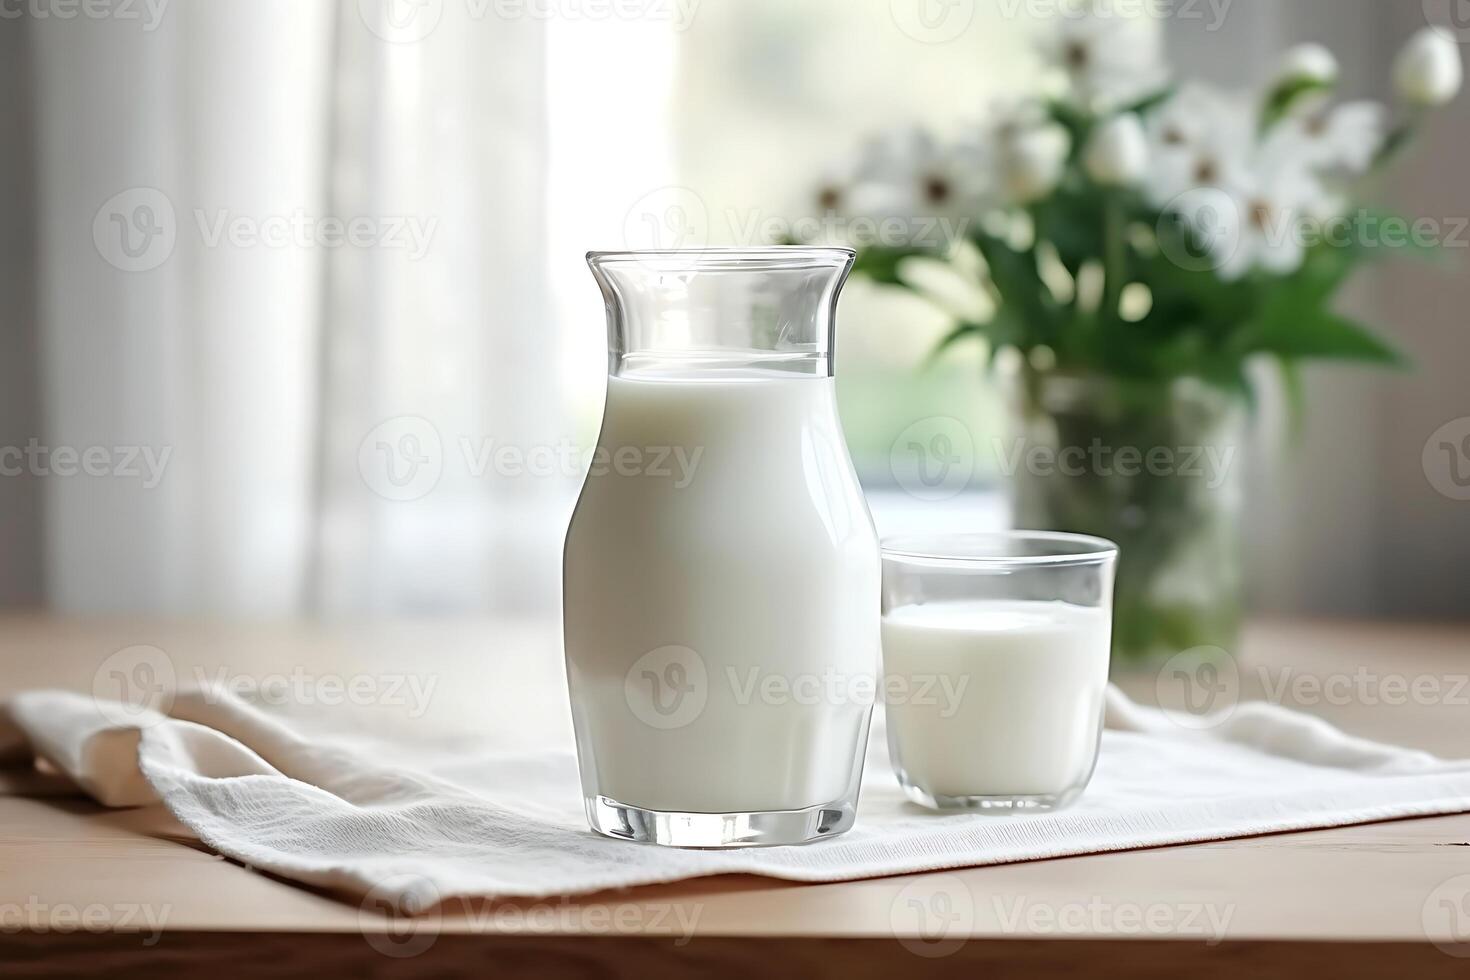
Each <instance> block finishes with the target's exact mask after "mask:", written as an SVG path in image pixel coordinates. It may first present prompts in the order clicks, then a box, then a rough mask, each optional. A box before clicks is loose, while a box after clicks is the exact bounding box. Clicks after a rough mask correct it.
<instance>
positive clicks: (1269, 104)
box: [1261, 78, 1332, 133]
mask: <svg viewBox="0 0 1470 980" xmlns="http://www.w3.org/2000/svg"><path fill="white" fill-rule="evenodd" d="M1330 91H1332V84H1331V83H1329V82H1323V81H1318V80H1317V79H1314V78H1289V79H1287V80H1286V81H1284V82H1282V83H1281V84H1280V85H1278V86H1276V87H1275V88H1274V89H1272V90H1271V94H1270V95H1268V96H1266V104H1265V105H1264V106H1262V108H1261V132H1262V133H1268V132H1270V131H1271V128H1272V127H1274V126H1275V125H1276V124H1277V123H1279V122H1280V121H1281V120H1282V119H1284V118H1285V117H1286V113H1287V111H1288V110H1290V109H1291V107H1292V106H1293V105H1295V104H1296V101H1297V100H1298V99H1300V98H1301V97H1302V96H1304V95H1309V94H1312V93H1315V92H1330Z"/></svg>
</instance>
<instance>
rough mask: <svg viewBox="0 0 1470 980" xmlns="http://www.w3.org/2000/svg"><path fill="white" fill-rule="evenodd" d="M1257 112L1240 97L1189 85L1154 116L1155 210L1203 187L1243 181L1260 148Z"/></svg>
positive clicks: (1148, 187)
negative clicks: (1254, 155) (1258, 144)
mask: <svg viewBox="0 0 1470 980" xmlns="http://www.w3.org/2000/svg"><path fill="white" fill-rule="evenodd" d="M1256 125H1257V124H1256V111H1255V109H1254V107H1253V106H1252V104H1251V103H1250V102H1248V101H1247V100H1245V99H1244V98H1241V97H1239V96H1236V95H1233V94H1229V93H1225V92H1221V91H1219V90H1217V89H1212V88H1207V87H1205V86H1203V85H1186V86H1185V87H1183V88H1182V89H1180V90H1179V92H1178V93H1177V94H1176V95H1174V96H1173V97H1172V98H1171V99H1169V101H1168V102H1166V103H1164V104H1163V105H1162V106H1160V107H1158V108H1157V109H1155V110H1154V111H1153V112H1152V113H1150V114H1149V117H1148V119H1147V121H1146V128H1147V133H1148V142H1149V154H1148V159H1149V172H1148V175H1147V178H1146V181H1145V184H1144V190H1145V192H1146V194H1147V196H1148V198H1149V200H1150V201H1151V202H1152V203H1153V204H1154V206H1155V207H1163V206H1164V205H1166V204H1168V203H1169V202H1170V201H1172V200H1173V199H1174V198H1176V197H1178V196H1179V195H1180V194H1183V193H1185V192H1187V191H1191V190H1194V189H1195V188H1198V187H1220V186H1223V185H1226V184H1232V183H1238V182H1240V181H1241V180H1242V179H1243V175H1244V173H1245V171H1246V169H1247V168H1248V166H1249V164H1250V160H1251V156H1252V154H1253V152H1254V148H1255V140H1256Z"/></svg>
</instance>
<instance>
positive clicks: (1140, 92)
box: [1038, 0, 1167, 111]
mask: <svg viewBox="0 0 1470 980" xmlns="http://www.w3.org/2000/svg"><path fill="white" fill-rule="evenodd" d="M1115 6H1116V5H1115V4H1114V3H1111V2H1107V0H1070V2H1066V3H1064V4H1063V8H1062V10H1061V11H1060V13H1059V14H1058V15H1057V17H1056V19H1055V20H1054V21H1053V22H1051V23H1049V24H1048V25H1047V26H1048V28H1050V29H1049V30H1048V31H1047V32H1046V33H1045V34H1043V35H1042V37H1041V39H1040V41H1039V43H1038V48H1039V50H1040V53H1041V56H1042V58H1043V59H1044V60H1045V61H1046V62H1047V64H1049V65H1051V66H1052V67H1054V68H1058V69H1060V70H1061V71H1062V72H1064V73H1065V74H1066V76H1067V80H1068V81H1069V82H1070V84H1071V89H1072V93H1073V94H1074V96H1075V97H1076V99H1077V101H1078V102H1079V103H1081V104H1082V105H1084V106H1086V107H1087V108H1089V109H1091V110H1093V111H1106V110H1108V109H1116V108H1119V107H1121V106H1124V105H1127V104H1128V103H1130V102H1134V101H1137V100H1138V99H1141V98H1144V97H1145V96H1148V95H1150V94H1152V93H1153V92H1155V91H1157V90H1158V89H1159V88H1161V87H1162V86H1163V84H1164V82H1165V80H1166V78H1167V72H1166V69H1165V67H1164V62H1163V36H1162V31H1161V29H1160V24H1159V21H1158V18H1156V17H1153V16H1149V15H1143V14H1140V15H1137V16H1130V15H1128V14H1127V13H1125V12H1123V11H1119V10H1117V9H1114V8H1115Z"/></svg>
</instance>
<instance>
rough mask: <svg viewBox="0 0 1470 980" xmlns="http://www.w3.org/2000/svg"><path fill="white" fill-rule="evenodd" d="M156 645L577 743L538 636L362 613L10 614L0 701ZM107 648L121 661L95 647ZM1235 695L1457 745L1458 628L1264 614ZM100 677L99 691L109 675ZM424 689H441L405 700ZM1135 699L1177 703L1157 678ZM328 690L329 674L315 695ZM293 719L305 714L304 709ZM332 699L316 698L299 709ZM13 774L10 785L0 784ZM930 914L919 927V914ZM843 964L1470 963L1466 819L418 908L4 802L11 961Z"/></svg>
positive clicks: (53, 971) (404, 710) (851, 972)
mask: <svg viewBox="0 0 1470 980" xmlns="http://www.w3.org/2000/svg"><path fill="white" fill-rule="evenodd" d="M136 645H145V646H149V647H155V648H157V649H158V650H159V651H162V652H163V653H164V655H165V656H166V663H167V664H168V665H169V668H170V669H172V670H174V671H176V673H177V680H178V681H179V682H180V683H187V682H189V681H191V680H193V679H195V677H196V676H197V675H199V674H200V673H201V672H202V673H203V674H204V675H205V676H208V677H210V678H216V679H217V678H220V677H227V678H230V679H232V680H234V679H238V678H244V679H247V681H248V680H249V679H257V680H258V679H262V678H267V677H270V676H272V675H275V676H278V677H287V678H289V677H291V676H292V673H293V672H295V673H296V675H297V676H298V677H300V675H301V673H302V672H303V671H305V672H307V673H308V674H309V675H310V676H311V677H312V678H317V679H319V678H322V677H328V678H330V677H340V678H342V679H344V680H347V679H350V678H352V677H354V676H364V675H367V676H373V677H377V678H379V679H383V678H395V677H402V678H403V680H402V681H401V682H399V683H398V688H397V690H396V692H395V693H393V694H390V693H389V692H388V686H389V685H388V684H387V683H383V684H381V685H380V686H379V687H377V688H376V689H375V690H376V692H377V693H376V694H375V695H374V698H373V700H372V703H362V704H344V705H339V706H333V707H332V708H330V709H328V710H330V711H331V712H332V715H333V721H334V724H337V725H340V726H341V727H344V728H348V727H354V726H363V727H366V728H371V729H372V730H374V731H377V732H387V733H392V732H395V731H401V732H404V733H412V734H413V736H414V737H416V738H419V737H425V735H428V736H430V737H432V736H433V735H434V734H435V733H440V732H442V733H445V734H448V733H452V732H454V731H459V730H464V729H465V728H467V727H470V728H476V729H479V730H481V731H489V732H491V733H492V734H494V735H495V736H496V737H498V738H503V739H505V740H506V741H511V740H513V739H517V738H568V737H569V729H570V723H569V720H568V718H567V712H566V710H565V705H564V704H560V705H557V706H555V707H552V706H548V705H547V704H545V703H544V702H538V703H534V704H532V703H528V699H526V698H524V697H521V696H518V692H520V691H523V690H526V689H528V688H530V689H537V690H555V689H558V687H559V685H560V684H561V662H560V653H559V649H558V640H557V634H556V631H555V628H554V627H551V626H548V625H546V624H531V623H507V622H464V621H458V622H423V623H415V622H394V623H377V624H370V625H357V626H350V627H348V626H342V627H332V626H321V625H312V626H261V625H220V624H203V623H197V624H196V623H167V624H165V623H156V622H117V621H89V622H68V621H60V620H53V619H48V618H44V617H28V616H21V617H9V618H0V670H3V672H0V697H3V696H4V695H6V694H8V693H11V692H14V691H17V690H23V689H26V688H31V687H37V686H63V687H71V688H75V689H78V690H83V691H88V690H92V689H93V688H94V685H95V684H100V683H106V671H107V665H108V663H109V662H110V661H109V657H113V656H114V654H116V652H117V651H119V650H122V649H125V648H128V647H132V646H136ZM111 662H114V663H115V662H116V661H115V660H114V661H111ZM1239 663H1240V670H1239V676H1240V689H1241V691H1242V693H1243V696H1245V697H1261V696H1271V697H1273V698H1275V699H1277V700H1280V701H1282V702H1283V703H1285V704H1288V705H1293V706H1297V707H1301V708H1302V709H1304V710H1308V711H1312V712H1315V713H1317V714H1320V715H1322V716H1324V717H1326V718H1328V719H1329V720H1331V721H1333V722H1335V723H1337V724H1339V725H1340V726H1342V727H1343V728H1345V729H1347V730H1349V731H1352V732H1354V733H1357V734H1361V735H1365V736H1368V737H1372V738H1378V739H1383V740H1388V741H1394V742H1399V743H1402V744H1406V745H1413V746H1416V747H1420V748H1423V749H1427V750H1430V751H1433V752H1437V753H1439V754H1442V755H1446V756H1455V757H1470V681H1467V677H1470V628H1449V627H1445V628H1434V627H1417V626H1388V625H1370V624H1354V625H1324V624H1304V623H1270V624H1258V625H1256V626H1254V627H1253V628H1252V629H1251V630H1250V631H1249V633H1248V636H1247V640H1246V643H1245V646H1244V650H1243V654H1242V656H1241V658H1240V661H1239ZM99 678H100V679H99ZM414 678H417V679H418V681H419V682H421V683H420V686H419V687H418V688H417V690H418V691H419V692H421V693H422V692H423V691H425V690H426V686H427V685H432V687H428V688H427V689H428V690H429V691H430V692H431V694H432V696H431V697H428V698H422V697H419V698H416V697H415V695H414V694H413V691H414V688H413V686H412V682H413V680H414ZM1123 683H1124V686H1125V687H1127V688H1128V689H1129V690H1130V693H1132V694H1133V695H1134V696H1135V697H1137V698H1140V699H1143V700H1153V699H1154V697H1155V696H1156V695H1162V696H1163V697H1164V698H1165V699H1166V700H1167V699H1169V698H1170V697H1171V696H1172V695H1171V692H1170V685H1169V684H1168V683H1167V682H1166V683H1163V684H1160V683H1159V682H1158V681H1157V678H1156V676H1155V675H1153V674H1138V675H1134V676H1130V677H1126V678H1124V679H1123ZM315 689H318V690H327V689H328V688H325V687H323V688H315ZM307 710H311V708H310V706H307ZM315 710H316V711H317V712H318V713H320V712H321V710H323V709H321V708H320V707H318V708H316V709H315ZM7 782H8V783H9V784H10V785H11V787H12V791H15V789H16V787H17V786H18V785H19V784H20V783H23V782H25V779H24V777H22V776H19V774H17V773H16V772H14V771H11V772H9V773H8V774H6V775H5V776H4V777H0V794H3V793H4V792H5V790H4V786H5V785H6V783H7ZM916 923H919V924H920V925H916ZM777 963H780V964H781V965H783V966H789V968H790V969H791V970H792V971H795V970H801V971H803V972H806V973H818V974H841V975H845V976H850V977H867V976H880V975H882V976H892V975H893V974H894V972H895V971H903V973H905V974H910V973H913V972H917V971H929V972H937V971H957V970H963V969H966V968H973V967H976V966H982V965H984V966H995V965H1013V966H1016V967H1017V969H1018V971H1020V972H1021V973H1022V974H1023V975H1026V976H1062V975H1071V976H1075V975H1078V974H1080V973H1083V972H1087V973H1093V974H1098V975H1114V974H1116V975H1119V976H1124V975H1127V976H1130V977H1149V976H1159V977H1165V976H1168V977H1175V976H1179V975H1181V973H1182V972H1183V971H1185V970H1189V971H1192V974H1193V975H1195V976H1201V977H1208V976H1226V975H1229V976H1236V975H1238V974H1239V973H1240V972H1241V971H1242V970H1246V971H1250V972H1251V973H1252V974H1255V975H1283V976H1285V975H1290V974H1297V973H1300V972H1302V971H1303V970H1306V969H1311V970H1314V971H1322V970H1324V969H1326V970H1327V971H1328V974H1327V975H1330V976H1333V977H1347V976H1360V975H1361V976H1380V975H1383V973H1385V972H1387V971H1389V970H1394V971H1399V972H1401V973H1404V975H1407V976H1413V977H1415V978H1418V977H1438V976H1446V977H1448V976H1452V975H1453V976H1457V977H1462V978H1463V977H1466V976H1470V816H1452V817H1439V818H1430V819H1422V820H1403V821H1395V822H1391V823H1380V824H1372V825H1366V826H1359V827H1349V828H1342V829H1336V830H1325V831H1314V832H1309V833H1296V834H1280V835H1273V836H1266V837H1255V838H1249V839H1244V840H1234V841H1223V842H1219V843H1211V844H1200V845H1193V846H1187V847H1165V848H1156V849H1151V850H1143V851H1134V852H1128V853H1119V854H1104V855H1093V856H1086V857H1074V858H1063V859H1057V860H1050V861H1038V862H1031V863H1024V864H1014V865H1003V866H998V867H988V868H976V869H970V870H963V871H955V872H947V873H942V874H923V875H912V876H907V877H901V878H887V879H877V880H870V881H859V882H851V883H843V884H832V885H795V884H788V883H782V882H775V881H769V880H765V879H760V878H754V877H748V876H730V877H725V878H715V879H703V880H698V881H692V882H687V883H682V884H678V885H670V886H660V887H652V888H643V889H637V890H632V891H626V892H621V893H617V894H605V895H598V896H593V897H591V898H583V899H577V900H565V901H546V902H511V901H498V902H466V903H453V902H451V903H449V905H448V907H446V908H444V909H443V910H441V912H440V913H439V914H435V915H430V916H428V917H425V918H423V919H419V920H414V921H413V922H411V923H409V924H404V923H402V922H401V921H394V920H391V919H388V918H386V917H384V916H383V915H382V914H381V912H380V910H378V909H376V908H373V907H368V908H360V907H359V906H358V905H357V904H356V903H355V902H349V901H343V900H341V899H340V898H337V897H334V896H331V895H325V894H320V893H316V892H313V891H310V890H308V889H304V888H301V887H298V886H295V885H292V884H288V883H286V882H283V881H279V880H276V879H273V878H270V877H267V876H265V875H262V874H258V873H256V872H253V871H251V870H250V869H248V868H245V867H242V866H239V865H237V864H235V863H233V862H230V861H227V860H224V859H222V858H220V857H218V856H216V855H213V854H211V853H209V852H208V851H207V849H205V848H203V847H202V846H200V845H199V844H198V843H197V842H195V841H193V840H192V839H191V838H190V836H189V835H188V833H187V832H186V831H185V830H184V828H182V827H181V826H179V825H178V824H177V823H175V822H174V821H173V820H172V818H171V817H169V815H168V814H167V813H166V812H164V811H163V810H162V809H161V808H158V807H150V808H144V809H135V810H117V811H108V810H103V809H101V808H99V807H97V806H95V805H93V804H91V803H89V802H87V801H85V800H83V799H80V798H77V797H66V796H63V797H52V798H46V799H37V798H26V797H20V796H4V795H0V975H4V976H7V977H8V976H22V975H25V976H29V975H57V976H67V975H76V974H77V973H81V972H99V971H101V970H107V971H108V972H111V973H118V972H121V973H124V974H127V973H138V974H146V975H149V976H155V977H157V976H169V975H173V974H175V973H177V974H180V975H182V974H186V973H187V974H191V975H193V974H197V973H198V972H199V971H200V970H201V969H209V970H213V971H216V972H224V973H226V974H230V975H232V974H235V973H260V974H262V975H272V976H282V975H286V976H289V975H295V974H303V975H304V974H314V975H318V976H320V975H321V974H322V971H323V970H334V971H347V970H351V971H352V972H353V973H360V974H365V975H378V974H392V975H402V976H419V975H425V976H427V975H441V974H442V973H444V972H446V971H450V970H454V969H456V968H459V969H466V970H468V969H474V970H476V971H478V972H485V971H493V972H494V973H495V974H496V975H497V976H500V975H519V974H522V973H524V974H527V975H530V974H536V975H538V976H544V975H547V974H548V973H550V974H553V975H555V974H557V973H578V974H580V973H607V974H611V975H618V976H621V975H627V976H639V977H647V976H661V975H665V974H673V973H676V972H681V969H682V968H687V967H695V966H697V967H700V968H702V969H706V970H711V971H714V970H718V969H720V968H728V969H729V970H730V971H731V972H733V971H737V970H738V971H750V970H770V969H771V967H772V966H773V965H775V964H777Z"/></svg>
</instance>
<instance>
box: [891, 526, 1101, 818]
mask: <svg viewBox="0 0 1470 980" xmlns="http://www.w3.org/2000/svg"><path fill="white" fill-rule="evenodd" d="M1117 555H1118V549H1117V546H1116V545H1114V544H1112V543H1111V542H1109V541H1104V540H1102V539H1101V538H1090V537H1084V536H1081V535H1074V534H1055V533H1044V532H1029V531H1017V532H1011V533H1005V534H958V535H948V536H931V537H909V538H895V539H889V540H885V541H884V542H883V668H884V675H885V676H884V687H883V697H884V701H885V710H886V712H887V720H888V749H889V754H890V756H891V758H892V762H893V768H894V772H895V773H897V775H898V781H899V783H900V784H901V785H902V786H903V789H904V791H905V792H906V793H907V794H908V796H909V798H910V799H911V800H913V801H914V802H916V803H919V804H921V805H923V806H927V807H931V808H933V809H967V810H977V811H984V812H990V813H1000V814H1005V813H1017V812H1023V811H1044V810H1054V809H1059V808H1061V807H1064V806H1067V805H1068V804H1070V803H1071V802H1073V801H1074V800H1076V799H1077V797H1078V796H1080V795H1081V793H1082V791H1083V789H1084V788H1085V787H1086V786H1087V783H1088V780H1090V779H1091V778H1092V771H1093V768H1094V766H1095V765H1096V763H1097V751H1098V745H1099V742H1100V740H1101V736H1102V725H1103V699H1104V692H1105V690H1106V688H1107V683H1108V651H1109V647H1110V644H1111V639H1112V601H1113V566H1114V563H1115V561H1116V559H1117Z"/></svg>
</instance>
